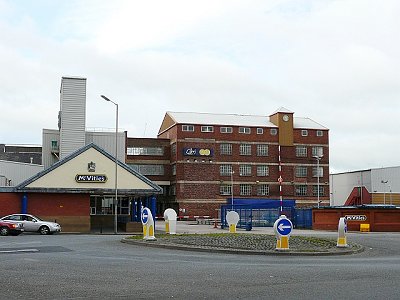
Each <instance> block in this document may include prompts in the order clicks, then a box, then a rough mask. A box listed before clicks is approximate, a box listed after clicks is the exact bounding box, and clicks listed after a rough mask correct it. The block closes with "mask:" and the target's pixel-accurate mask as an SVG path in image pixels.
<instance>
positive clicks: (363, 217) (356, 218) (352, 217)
mask: <svg viewBox="0 0 400 300" xmlns="http://www.w3.org/2000/svg"><path fill="white" fill-rule="evenodd" d="M345 218H346V221H366V220H367V216H366V215H346V216H345Z"/></svg>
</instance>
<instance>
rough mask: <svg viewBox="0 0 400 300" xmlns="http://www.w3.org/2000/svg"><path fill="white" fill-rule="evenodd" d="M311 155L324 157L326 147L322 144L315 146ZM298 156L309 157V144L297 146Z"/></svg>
mask: <svg viewBox="0 0 400 300" xmlns="http://www.w3.org/2000/svg"><path fill="white" fill-rule="evenodd" d="M311 155H312V156H318V157H322V156H323V155H324V148H323V147H322V146H313V147H312V148H311ZM296 156H297V157H307V156H308V152H307V146H296Z"/></svg>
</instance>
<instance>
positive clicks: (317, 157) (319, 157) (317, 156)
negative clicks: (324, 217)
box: [313, 155, 323, 208]
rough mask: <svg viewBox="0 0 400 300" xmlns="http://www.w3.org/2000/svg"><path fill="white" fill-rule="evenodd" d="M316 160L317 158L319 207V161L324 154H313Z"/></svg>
mask: <svg viewBox="0 0 400 300" xmlns="http://www.w3.org/2000/svg"><path fill="white" fill-rule="evenodd" d="M313 157H314V158H315V159H316V160H317V172H316V174H317V205H318V208H319V176H320V174H319V161H320V160H321V158H322V157H323V155H320V156H319V155H315V156H313Z"/></svg>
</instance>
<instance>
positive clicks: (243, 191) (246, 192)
mask: <svg viewBox="0 0 400 300" xmlns="http://www.w3.org/2000/svg"><path fill="white" fill-rule="evenodd" d="M219 193H220V195H225V196H227V195H232V185H226V184H222V185H220V187H219ZM251 194H252V186H251V184H240V195H241V196H250V195H251ZM257 196H269V185H268V184H259V185H257Z"/></svg>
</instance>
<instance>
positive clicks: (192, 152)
mask: <svg viewBox="0 0 400 300" xmlns="http://www.w3.org/2000/svg"><path fill="white" fill-rule="evenodd" d="M183 155H185V156H213V150H212V149H208V148H205V149H204V148H183Z"/></svg>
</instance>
